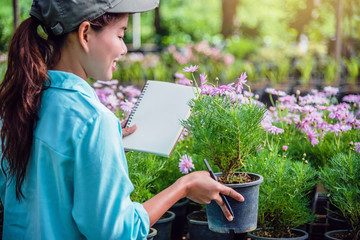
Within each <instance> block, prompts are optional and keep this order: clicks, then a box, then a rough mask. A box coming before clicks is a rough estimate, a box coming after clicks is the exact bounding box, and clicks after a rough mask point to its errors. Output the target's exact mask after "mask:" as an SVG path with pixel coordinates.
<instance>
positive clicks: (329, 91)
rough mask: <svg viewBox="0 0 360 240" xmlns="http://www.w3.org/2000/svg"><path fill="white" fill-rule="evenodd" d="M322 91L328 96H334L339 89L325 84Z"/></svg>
mask: <svg viewBox="0 0 360 240" xmlns="http://www.w3.org/2000/svg"><path fill="white" fill-rule="evenodd" d="M324 92H325V94H326V96H328V97H330V96H335V95H336V94H337V93H338V92H339V89H338V88H334V87H330V86H327V87H325V88H324Z"/></svg>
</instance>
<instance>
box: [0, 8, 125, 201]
mask: <svg viewBox="0 0 360 240" xmlns="http://www.w3.org/2000/svg"><path fill="white" fill-rule="evenodd" d="M120 15H121V14H119V13H105V14H104V15H102V16H100V17H98V18H96V19H94V20H91V21H90V23H91V26H92V28H93V29H94V30H95V31H100V30H101V29H102V28H103V27H104V26H106V25H108V24H110V23H112V22H115V21H117V19H118V18H119V16H120ZM40 24H41V23H40V22H39V20H37V19H36V18H34V17H30V18H28V19H26V20H25V21H24V22H22V23H21V25H20V26H19V27H18V28H17V30H16V32H15V34H14V36H13V38H12V40H11V42H10V47H9V56H8V68H7V70H6V73H5V76H4V79H3V81H2V83H0V120H1V121H2V126H1V125H0V126H1V132H0V141H1V150H2V156H1V169H2V171H3V172H4V174H5V175H6V177H7V181H13V180H15V184H16V185H15V187H16V198H17V199H18V200H19V201H20V200H21V198H24V194H23V193H22V191H21V185H22V183H23V182H24V179H25V175H26V168H27V165H28V162H29V158H30V154H31V148H32V143H33V134H34V129H35V126H36V123H37V120H38V115H37V114H38V110H39V108H40V103H41V96H42V93H43V91H44V90H45V82H46V81H48V82H50V80H49V78H48V76H47V70H48V69H49V68H51V67H53V66H55V64H56V63H57V62H58V61H59V59H60V57H61V55H60V53H61V51H60V50H61V47H62V46H63V45H64V42H65V40H66V38H67V34H64V35H61V36H55V35H53V34H52V31H51V29H48V28H47V29H45V32H47V33H48V37H47V39H45V38H43V37H41V36H40V35H39V34H38V27H39V25H40ZM74 31H77V29H76V30H74ZM0 123H1V122H0ZM6 162H7V164H6Z"/></svg>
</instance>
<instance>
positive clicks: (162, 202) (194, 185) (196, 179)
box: [143, 171, 244, 226]
mask: <svg viewBox="0 0 360 240" xmlns="http://www.w3.org/2000/svg"><path fill="white" fill-rule="evenodd" d="M220 193H222V194H224V195H225V196H228V197H232V198H234V199H235V200H237V201H240V202H243V201H244V198H243V196H241V194H239V193H238V192H236V191H234V189H232V188H229V187H227V186H225V185H222V184H220V183H218V182H217V181H215V180H214V179H212V178H211V177H210V174H209V173H208V172H206V171H198V172H193V173H190V174H187V175H185V176H183V177H181V178H179V179H178V180H177V181H176V182H175V183H174V184H172V185H171V186H169V187H168V188H166V189H165V190H163V191H162V192H160V193H158V194H157V195H156V196H154V197H153V198H151V199H149V200H148V201H146V202H144V203H143V206H144V208H145V209H146V211H147V212H148V214H149V219H150V226H152V225H153V224H154V223H155V222H156V221H157V220H158V219H159V218H160V217H161V216H162V215H163V214H164V213H165V212H166V211H167V210H168V209H169V208H170V207H171V206H173V205H174V204H175V203H176V202H177V201H178V200H179V199H181V198H184V197H187V198H189V199H191V200H193V201H195V202H197V203H200V204H208V203H210V202H211V201H212V200H214V201H216V202H217V204H219V206H220V208H221V210H222V211H223V213H224V215H225V217H226V218H227V219H228V220H229V221H232V220H233V216H231V214H230V212H229V210H228V209H227V207H226V205H225V203H224V202H223V200H222V198H221V196H220Z"/></svg>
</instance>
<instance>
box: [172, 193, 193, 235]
mask: <svg viewBox="0 0 360 240" xmlns="http://www.w3.org/2000/svg"><path fill="white" fill-rule="evenodd" d="M189 202H190V200H189V199H188V198H183V199H181V200H180V201H178V202H177V203H175V204H174V205H173V206H172V207H171V208H170V209H169V211H171V212H173V213H175V219H174V221H173V224H172V229H171V240H181V239H182V237H183V234H184V226H185V223H186V214H187V206H188V205H189Z"/></svg>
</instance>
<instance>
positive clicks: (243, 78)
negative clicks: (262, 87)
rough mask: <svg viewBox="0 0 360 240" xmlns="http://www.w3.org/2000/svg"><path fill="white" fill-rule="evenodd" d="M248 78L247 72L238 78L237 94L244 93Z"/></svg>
mask: <svg viewBox="0 0 360 240" xmlns="http://www.w3.org/2000/svg"><path fill="white" fill-rule="evenodd" d="M246 78H247V75H246V72H244V73H242V74H241V75H240V77H239V78H238V83H237V84H236V85H235V91H236V93H241V92H242V90H243V85H244V84H245V83H246V82H247V80H246Z"/></svg>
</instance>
